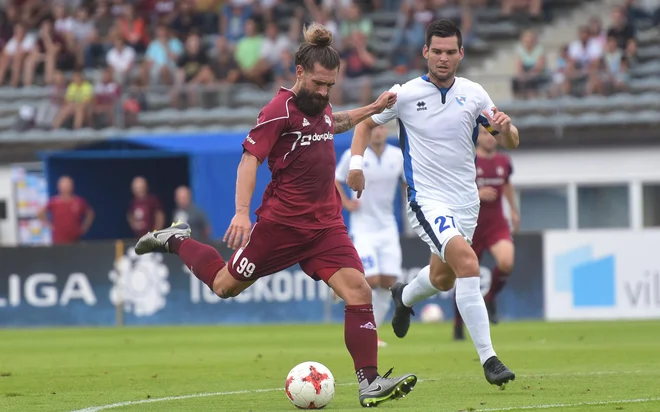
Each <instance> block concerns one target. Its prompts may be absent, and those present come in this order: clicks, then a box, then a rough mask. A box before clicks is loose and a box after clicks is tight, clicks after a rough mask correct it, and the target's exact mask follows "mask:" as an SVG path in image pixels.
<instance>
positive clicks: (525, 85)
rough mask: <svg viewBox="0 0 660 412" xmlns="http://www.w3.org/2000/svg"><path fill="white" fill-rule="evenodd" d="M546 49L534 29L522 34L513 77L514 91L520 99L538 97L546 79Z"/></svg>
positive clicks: (517, 47) (517, 49) (517, 48)
mask: <svg viewBox="0 0 660 412" xmlns="http://www.w3.org/2000/svg"><path fill="white" fill-rule="evenodd" d="M545 74H546V60H545V49H544V48H543V46H541V45H540V44H539V43H538V37H537V35H536V33H535V32H533V31H532V30H526V31H524V32H523V33H522V34H521V35H520V43H519V44H518V46H516V77H515V78H514V79H513V92H514V94H515V95H516V97H518V98H520V99H528V98H531V97H536V96H537V94H538V91H539V88H540V87H541V85H542V84H543V82H544V81H545Z"/></svg>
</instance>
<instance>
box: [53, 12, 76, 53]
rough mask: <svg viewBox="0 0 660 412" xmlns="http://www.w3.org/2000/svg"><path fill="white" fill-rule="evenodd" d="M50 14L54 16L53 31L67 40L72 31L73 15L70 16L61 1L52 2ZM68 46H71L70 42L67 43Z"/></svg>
mask: <svg viewBox="0 0 660 412" xmlns="http://www.w3.org/2000/svg"><path fill="white" fill-rule="evenodd" d="M52 14H53V17H54V18H55V31H56V32H58V33H59V34H60V35H62V36H64V38H66V39H67V41H69V36H71V33H72V32H73V24H74V20H73V17H71V15H70V14H69V12H68V10H67V9H66V6H65V5H64V4H63V3H61V2H59V3H54V4H53V8H52ZM68 46H71V44H68Z"/></svg>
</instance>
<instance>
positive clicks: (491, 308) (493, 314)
mask: <svg viewBox="0 0 660 412" xmlns="http://www.w3.org/2000/svg"><path fill="white" fill-rule="evenodd" d="M485 303H486V310H487V311H488V319H489V320H490V323H492V324H493V325H497V324H498V323H500V318H499V317H498V316H497V305H496V304H495V299H493V300H486V301H485Z"/></svg>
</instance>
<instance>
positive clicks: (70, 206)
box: [46, 195, 89, 245]
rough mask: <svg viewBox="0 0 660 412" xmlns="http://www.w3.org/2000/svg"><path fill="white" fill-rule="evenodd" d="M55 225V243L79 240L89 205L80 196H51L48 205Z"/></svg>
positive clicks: (47, 208) (60, 243)
mask: <svg viewBox="0 0 660 412" xmlns="http://www.w3.org/2000/svg"><path fill="white" fill-rule="evenodd" d="M46 210H48V212H50V215H51V223H52V225H53V244H55V245H62V244H68V243H74V242H76V241H78V239H79V238H80V235H82V224H83V220H84V218H85V215H86V214H87V211H88V210H89V205H88V204H87V202H86V201H85V199H83V198H82V197H79V196H75V195H74V196H71V197H62V196H54V197H51V198H50V200H49V201H48V204H47V205H46Z"/></svg>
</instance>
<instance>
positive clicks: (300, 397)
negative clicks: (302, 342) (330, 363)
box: [284, 362, 335, 409]
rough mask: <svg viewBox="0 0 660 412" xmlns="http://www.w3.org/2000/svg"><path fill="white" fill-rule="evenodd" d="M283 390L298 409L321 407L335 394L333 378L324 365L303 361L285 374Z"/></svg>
mask: <svg viewBox="0 0 660 412" xmlns="http://www.w3.org/2000/svg"><path fill="white" fill-rule="evenodd" d="M284 391H285V393H286V396H287V397H288V398H289V400H290V401H291V403H293V404H294V405H296V406H297V407H298V408H300V409H321V408H323V407H325V406H327V405H328V404H329V403H330V401H331V400H332V398H334V396H335V378H334V377H333V376H332V373H331V372H330V369H328V368H326V367H325V366H324V365H321V364H320V363H318V362H303V363H301V364H299V365H296V366H294V368H293V369H291V372H289V375H287V377H286V383H285V384H284Z"/></svg>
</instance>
